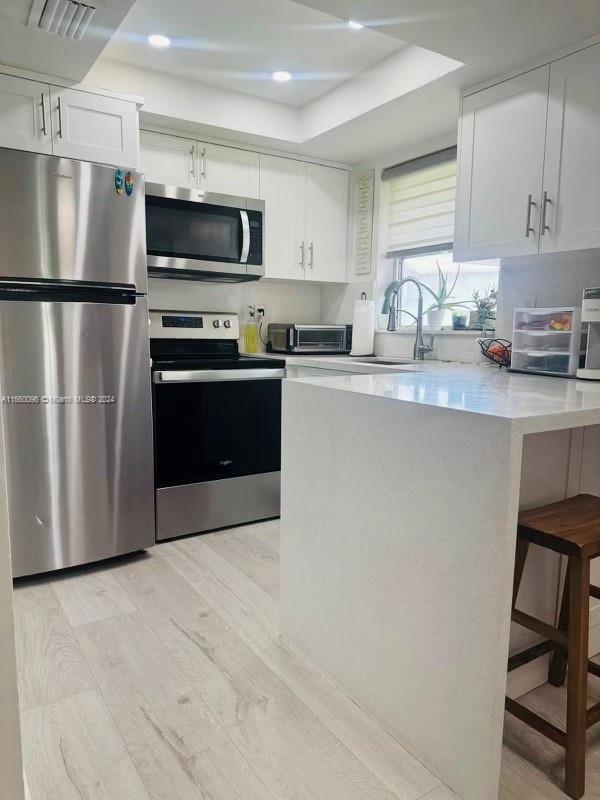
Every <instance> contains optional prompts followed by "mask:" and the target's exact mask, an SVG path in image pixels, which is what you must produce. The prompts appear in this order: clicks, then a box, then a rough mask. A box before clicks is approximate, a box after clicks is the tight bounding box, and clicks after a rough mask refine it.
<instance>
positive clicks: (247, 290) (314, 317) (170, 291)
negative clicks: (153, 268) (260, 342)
mask: <svg viewBox="0 0 600 800" xmlns="http://www.w3.org/2000/svg"><path fill="white" fill-rule="evenodd" d="M148 283H149V305H150V308H151V309H169V310H170V309H172V310H174V311H230V312H235V313H237V314H240V320H241V322H242V323H243V322H244V321H245V320H246V317H247V312H248V305H256V306H259V307H260V308H264V309H265V322H267V323H268V322H304V323H314V322H319V321H320V318H321V293H320V288H319V286H318V284H308V283H296V282H292V281H272V280H269V279H268V278H263V279H262V280H260V281H252V282H250V283H204V282H202V281H177V280H175V281H173V280H164V279H162V278H151V279H150V280H149V282H148ZM263 336H264V337H265V338H266V327H265V328H264V329H263Z"/></svg>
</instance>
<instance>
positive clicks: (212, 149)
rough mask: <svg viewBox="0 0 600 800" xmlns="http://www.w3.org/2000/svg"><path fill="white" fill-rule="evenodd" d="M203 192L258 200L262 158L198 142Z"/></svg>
mask: <svg viewBox="0 0 600 800" xmlns="http://www.w3.org/2000/svg"><path fill="white" fill-rule="evenodd" d="M197 147H198V159H199V173H198V176H199V185H200V188H201V189H207V190H208V191H209V192H218V193H219V194H232V195H236V196H237V197H258V196H259V194H260V192H259V155H258V153H253V152H251V151H249V150H240V149H239V148H237V147H223V146H222V145H219V144H204V143H203V142H198V145H197Z"/></svg>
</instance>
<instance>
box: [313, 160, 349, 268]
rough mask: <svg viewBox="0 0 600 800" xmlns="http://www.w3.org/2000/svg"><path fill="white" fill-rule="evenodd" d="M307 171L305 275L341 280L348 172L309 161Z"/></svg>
mask: <svg viewBox="0 0 600 800" xmlns="http://www.w3.org/2000/svg"><path fill="white" fill-rule="evenodd" d="M306 175H307V179H306V239H307V241H308V253H307V261H306V279H307V280H309V281H325V282H338V281H339V282H342V283H343V282H345V281H346V253H347V244H348V243H347V237H348V191H349V175H348V172H346V170H342V169H336V168H334V167H323V166H320V165H319V164H308V165H307V168H306Z"/></svg>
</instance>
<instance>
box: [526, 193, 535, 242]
mask: <svg viewBox="0 0 600 800" xmlns="http://www.w3.org/2000/svg"><path fill="white" fill-rule="evenodd" d="M532 208H537V204H536V203H534V202H533V195H531V194H530V195H528V197H527V224H526V226H525V238H526V239H529V234H530V233H535V228H532V227H531V209H532Z"/></svg>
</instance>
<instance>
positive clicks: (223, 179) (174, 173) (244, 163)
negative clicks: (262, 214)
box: [140, 131, 260, 197]
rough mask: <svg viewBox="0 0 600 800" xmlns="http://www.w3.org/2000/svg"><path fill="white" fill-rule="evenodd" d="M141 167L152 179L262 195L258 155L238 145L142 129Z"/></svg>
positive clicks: (238, 195)
mask: <svg viewBox="0 0 600 800" xmlns="http://www.w3.org/2000/svg"><path fill="white" fill-rule="evenodd" d="M140 169H141V170H142V172H144V173H145V175H146V180H147V181H151V182H152V183H164V184H167V185H168V186H182V187H184V188H187V189H206V190H207V191H209V192H218V193H219V194H232V195H236V196H237V197H258V196H259V184H260V181H259V155H258V153H253V152H251V151H249V150H241V149H240V148H238V147H224V146H222V145H218V144H208V143H206V142H198V141H196V140H194V139H184V138H182V137H178V136H170V135H168V134H164V133H153V132H152V131H141V132H140Z"/></svg>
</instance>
